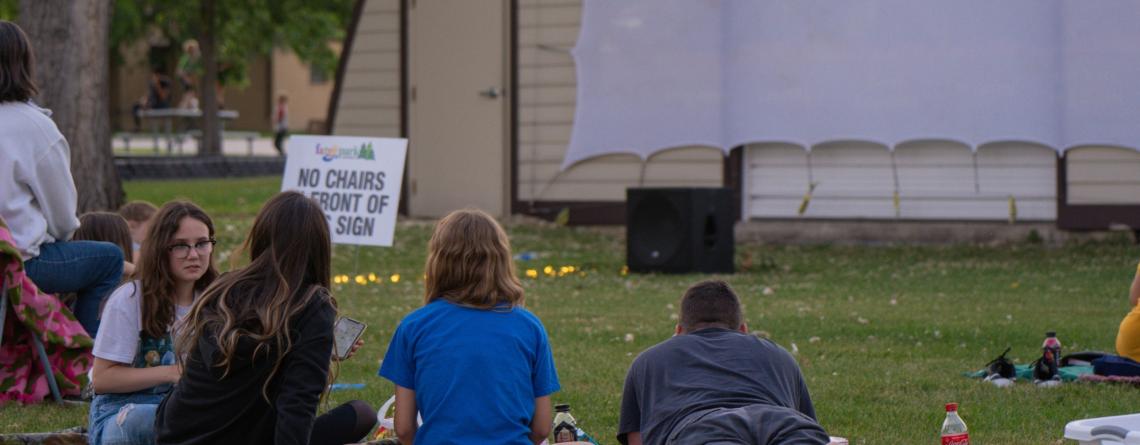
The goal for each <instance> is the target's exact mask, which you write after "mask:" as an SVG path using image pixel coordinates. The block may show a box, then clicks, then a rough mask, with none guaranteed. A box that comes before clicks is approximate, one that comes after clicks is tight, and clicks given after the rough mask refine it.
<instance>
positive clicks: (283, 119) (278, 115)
mask: <svg viewBox="0 0 1140 445" xmlns="http://www.w3.org/2000/svg"><path fill="white" fill-rule="evenodd" d="M288 135H289V97H288V96H286V95H285V93H280V94H278V95H277V109H276V110H274V111H273V148H276V149H277V154H278V155H281V156H285V145H284V144H285V136H288Z"/></svg>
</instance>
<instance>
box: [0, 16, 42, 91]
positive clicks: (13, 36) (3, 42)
mask: <svg viewBox="0 0 1140 445" xmlns="http://www.w3.org/2000/svg"><path fill="white" fill-rule="evenodd" d="M35 63H36V61H35V56H33V54H32V45H31V44H29V43H28V36H27V35H25V34H24V30H22V29H20V27H19V26H16V24H15V23H12V22H9V21H7V20H0V103H4V102H27V101H28V100H29V99H31V98H32V97H35V95H36V94H39V89H37V88H36V84H35V82H33V81H32V79H33V76H32V75H33V74H34V71H33V70H32V67H33V66H35Z"/></svg>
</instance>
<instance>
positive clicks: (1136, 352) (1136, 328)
mask: <svg viewBox="0 0 1140 445" xmlns="http://www.w3.org/2000/svg"><path fill="white" fill-rule="evenodd" d="M1138 302H1140V265H1137V267H1136V276H1135V277H1134V278H1132V288H1131V289H1130V290H1129V292H1128V303H1129V304H1131V306H1132V310H1131V311H1130V312H1128V315H1125V316H1124V320H1123V321H1121V322H1120V330H1119V331H1118V332H1117V334H1116V354H1117V355H1120V356H1124V357H1128V358H1130V359H1132V360H1136V361H1140V305H1137V303H1138Z"/></svg>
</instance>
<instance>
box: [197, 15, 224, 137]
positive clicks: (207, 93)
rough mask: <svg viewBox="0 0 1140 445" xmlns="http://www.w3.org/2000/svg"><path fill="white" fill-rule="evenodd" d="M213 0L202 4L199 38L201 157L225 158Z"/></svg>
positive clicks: (215, 16)
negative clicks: (200, 59) (218, 93)
mask: <svg viewBox="0 0 1140 445" xmlns="http://www.w3.org/2000/svg"><path fill="white" fill-rule="evenodd" d="M214 7H215V5H214V0H202V17H201V20H202V35H200V36H198V46H199V49H201V51H202V68H204V69H203V71H204V72H203V73H202V78H201V79H200V80H199V82H198V83H199V84H200V85H201V86H200V88H199V89H198V91H201V92H202V142H201V146H200V147H199V148H198V155H199V156H218V155H221V154H222V141H221V135H222V134H221V133H222V132H221V128H220V126H219V125H218V123H219V122H218V95H217V90H216V89H215V88H216V87H217V85H218V43H217V37H216V35H215V34H216V30H217V27H216V26H215V23H214V21H215V20H217V14H216V11H215V9H214Z"/></svg>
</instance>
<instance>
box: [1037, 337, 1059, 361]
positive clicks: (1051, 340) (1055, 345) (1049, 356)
mask: <svg viewBox="0 0 1140 445" xmlns="http://www.w3.org/2000/svg"><path fill="white" fill-rule="evenodd" d="M1041 355H1042V357H1044V359H1045V361H1047V362H1048V363H1050V364H1051V365H1052V366H1053V367H1054V368H1056V369H1061V340H1058V339H1057V333H1056V332H1053V331H1049V332H1046V333H1045V342H1044V343H1042V344H1041Z"/></svg>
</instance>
